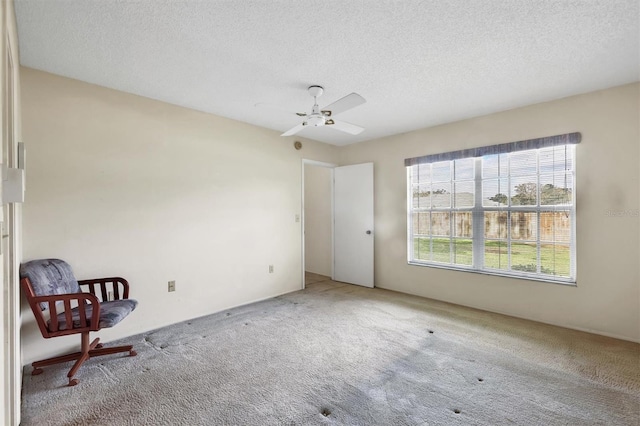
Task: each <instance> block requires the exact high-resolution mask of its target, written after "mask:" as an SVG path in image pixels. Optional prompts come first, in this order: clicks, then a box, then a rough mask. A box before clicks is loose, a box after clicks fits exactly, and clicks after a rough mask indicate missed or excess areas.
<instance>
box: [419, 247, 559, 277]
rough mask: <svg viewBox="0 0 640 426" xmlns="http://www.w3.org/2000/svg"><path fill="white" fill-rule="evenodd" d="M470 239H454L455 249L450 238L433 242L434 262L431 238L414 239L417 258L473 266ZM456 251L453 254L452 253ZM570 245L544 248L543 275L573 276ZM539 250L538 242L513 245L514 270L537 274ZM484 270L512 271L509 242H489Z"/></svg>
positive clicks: (542, 251) (485, 252)
mask: <svg viewBox="0 0 640 426" xmlns="http://www.w3.org/2000/svg"><path fill="white" fill-rule="evenodd" d="M471 244H472V243H471V240H468V239H455V240H454V244H453V250H451V248H450V243H449V239H448V238H434V239H433V259H431V258H430V241H429V239H428V238H416V239H415V240H414V255H415V257H416V259H421V260H433V261H435V262H444V263H449V262H450V261H451V260H453V263H454V264H456V265H468V266H471V264H472V247H471ZM451 251H453V253H451ZM569 255H570V252H569V246H568V245H567V246H557V245H556V246H555V247H554V246H553V245H542V247H541V251H540V261H541V262H540V263H541V269H542V272H543V273H546V274H551V275H559V276H569V274H570V257H569ZM537 257H538V255H537V249H536V244H535V243H516V242H512V243H511V270H516V271H526V272H536V271H537V267H536V265H537V263H538V260H537ZM484 264H485V268H491V269H498V270H504V271H507V270H509V253H508V246H507V243H506V241H486V242H485V250H484Z"/></svg>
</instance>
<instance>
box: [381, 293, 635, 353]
mask: <svg viewBox="0 0 640 426" xmlns="http://www.w3.org/2000/svg"><path fill="white" fill-rule="evenodd" d="M376 288H379V289H382V290H388V291H395V292H397V293H402V294H408V295H411V296H417V297H424V298H425V299H431V300H437V301H439V302H445V303H451V304H452V305H457V306H464V307H465V308H472V309H477V310H479V311H484V312H490V313H494V314H500V315H506V316H508V317H513V318H518V319H523V320H527V321H533V322H538V323H541V324H547V325H553V326H555V327H562V328H567V329H569V330H575V331H582V332H583V333H590V334H596V335H598V336H604V337H611V338H613V339H618V340H625V341H627V342H633V343H640V339H633V338H629V337H627V336H620V335H617V334H614V333H607V332H604V331H600V330H594V329H588V328H582V327H576V326H570V325H566V324H559V323H556V322H552V321H544V320H541V319H539V318H530V317H526V316H521V315H516V314H513V313H511V312H504V311H499V310H496V311H490V310H488V309H486V308H482V307H479V306H473V305H463V304H461V303H457V302H452V301H450V300H444V299H436V298H435V297H427V296H421V295H419V294H413V293H407V292H404V291H399V290H396V289H393V288H387V287H378V286H376Z"/></svg>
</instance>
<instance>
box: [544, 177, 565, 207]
mask: <svg viewBox="0 0 640 426" xmlns="http://www.w3.org/2000/svg"><path fill="white" fill-rule="evenodd" d="M570 202H571V190H570V189H569V188H560V187H558V186H554V185H553V184H551V183H547V184H546V185H543V186H542V189H541V190H540V204H543V205H547V206H548V205H554V204H568V203H570Z"/></svg>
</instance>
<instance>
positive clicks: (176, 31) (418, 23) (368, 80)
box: [15, 0, 640, 145]
mask: <svg viewBox="0 0 640 426" xmlns="http://www.w3.org/2000/svg"><path fill="white" fill-rule="evenodd" d="M15 3H16V16H17V21H18V36H19V41H20V55H21V58H20V62H21V64H22V65H24V66H27V67H31V68H36V69H40V70H44V71H47V72H51V73H54V74H59V75H63V76H66V77H71V78H74V79H78V80H82V81H86V82H89V83H94V84H98V85H101V86H106V87H110V88H113V89H117V90H122V91H125V92H130V93H134V94H137V95H141V96H146V97H149V98H153V99H158V100H162V101H165V102H169V103H172V104H176V105H182V106H185V107H189V108H194V109H197V110H200V111H206V112H210V113H213V114H217V115H221V116H224V117H229V118H233V119H236V120H239V121H243V122H247V123H251V124H255V125H258V126H263V127H267V128H271V129H275V130H278V131H285V130H288V129H289V128H291V127H293V126H295V125H296V124H298V123H299V118H297V117H296V116H295V115H288V114H286V113H284V112H281V111H278V110H277V109H269V108H264V107H256V106H255V105H256V104H257V103H268V104H272V105H275V106H278V107H281V108H282V109H284V110H289V111H293V112H296V111H309V110H310V109H311V106H312V104H313V99H312V98H311V97H310V96H309V95H308V94H307V92H306V88H307V86H309V85H311V84H319V85H323V86H324V87H325V93H324V95H323V96H322V97H321V98H319V104H320V106H321V107H322V106H324V105H326V104H329V103H331V102H333V101H335V100H337V99H339V98H341V97H342V96H345V95H347V94H349V93H351V92H357V93H359V94H360V95H362V96H363V97H364V98H365V99H366V100H367V103H366V104H364V105H361V106H359V107H357V108H355V109H352V110H351V111H348V112H345V113H343V114H340V115H339V116H338V117H337V118H339V119H341V120H344V121H347V122H350V123H353V124H357V125H360V126H362V127H364V128H365V131H364V132H362V133H361V134H359V135H357V136H353V135H349V134H346V133H342V132H338V131H336V130H334V129H331V128H327V127H321V128H305V129H304V130H303V131H302V132H301V133H300V136H304V137H308V138H310V139H315V140H318V141H323V142H328V143H331V144H335V145H346V144H350V143H355V142H360V141H364V140H370V139H375V138H379V137H383V136H388V135H392V134H397V133H404V132H408V131H411V130H415V129H419V128H424V127H429V126H433V125H437V124H442V123H446V122H451V121H457V120H460V119H464V118H468V117H474V116H479V115H484V114H489V113H492V112H496V111H502V110H506V109H511V108H515V107H519V106H523V105H529V104H532V103H537V102H542V101H547V100H551V99H557V98H561V97H565V96H570V95H574V94H578V93H584V92H589V91H593V90H597V89H602V88H606V87H612V86H617V85H621V84H625V83H630V82H634V81H638V80H639V79H640V29H639V28H640V6H639V2H638V1H637V0H606V1H604V0H603V1H596V0H527V1H514V0H451V1H440V0H438V1H435V0H434V1H415V0H405V1H400V0H398V1H389V0H378V1H365V0H360V1H335V0H324V1H294V0H289V1H282V0H279V1H278V0H272V1H261V0H247V1H232V0H210V1H196V0H188V1H172V0H146V1H145V0H141V1H126V0H100V1H97V0H46V1H45V0H15ZM291 138H292V139H293V138H295V136H294V137H291Z"/></svg>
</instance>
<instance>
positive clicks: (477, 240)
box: [405, 145, 577, 286]
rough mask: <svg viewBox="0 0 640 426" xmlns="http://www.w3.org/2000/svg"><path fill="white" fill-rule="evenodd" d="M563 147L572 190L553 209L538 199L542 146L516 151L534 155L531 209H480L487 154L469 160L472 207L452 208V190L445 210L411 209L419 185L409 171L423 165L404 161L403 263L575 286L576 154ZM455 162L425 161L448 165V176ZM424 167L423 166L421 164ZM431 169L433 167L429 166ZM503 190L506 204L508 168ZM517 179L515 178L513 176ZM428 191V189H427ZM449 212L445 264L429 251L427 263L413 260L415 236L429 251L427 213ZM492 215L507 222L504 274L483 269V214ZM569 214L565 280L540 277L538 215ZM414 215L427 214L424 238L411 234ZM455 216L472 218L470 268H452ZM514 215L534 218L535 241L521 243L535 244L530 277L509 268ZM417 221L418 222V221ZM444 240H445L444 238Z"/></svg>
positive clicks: (539, 221) (431, 242) (540, 191)
mask: <svg viewBox="0 0 640 426" xmlns="http://www.w3.org/2000/svg"><path fill="white" fill-rule="evenodd" d="M565 147H567V148H569V149H570V154H565V155H570V159H571V165H572V167H571V169H570V170H566V169H565V170H564V173H565V176H568V175H567V173H570V175H571V182H572V184H571V190H572V197H571V201H572V202H571V204H570V205H568V204H557V205H543V204H542V198H541V194H542V187H543V184H542V183H541V176H545V174H544V173H541V170H540V150H541V149H544V148H548V147H546V146H544V147H540V148H530V149H523V150H519V151H520V152H522V151H532V150H535V151H537V152H536V175H535V176H536V191H537V194H536V195H537V202H536V204H535V205H515V206H514V205H511V203H509V205H507V206H484V205H483V194H484V193H483V185H484V182H485V180H484V179H483V175H482V172H483V169H482V161H483V158H484V157H485V156H486V155H490V154H485V155H479V156H475V157H473V161H474V163H473V164H474V180H473V182H474V205H473V207H471V208H469V207H461V208H458V207H457V206H456V205H455V202H454V200H455V196H456V193H455V190H452V191H451V202H450V205H449V207H448V208H434V207H433V205H432V204H430V206H429V207H428V208H425V207H418V208H415V207H414V205H413V203H414V198H413V197H414V192H413V190H414V187H419V185H420V184H421V183H420V181H418V182H413V181H412V170H413V167H416V166H417V167H419V166H420V164H424V163H413V164H408V163H407V161H410V160H406V161H405V165H406V166H407V167H406V173H407V263H408V264H409V265H415V266H426V267H434V268H441V269H450V270H456V271H463V272H474V273H480V274H485V275H494V276H503V277H508V278H519V279H526V280H533V281H542V282H550V283H555V284H564V285H572V286H575V285H576V284H577V267H576V257H577V255H576V252H577V246H576V204H577V203H576V179H575V176H576V161H575V160H576V150H575V145H565ZM555 148H557V146H555V147H554V149H555ZM508 154H509V155H508V158H509V160H510V159H511V155H510V154H511V153H508ZM462 158H466V157H462ZM456 159H460V157H458V158H456V157H454V158H452V159H443V160H441V161H429V162H428V163H431V164H434V163H441V162H449V164H450V166H449V167H450V171H451V173H453V170H454V162H455V161H456ZM425 163H427V162H425ZM431 167H433V166H431ZM507 170H508V173H507V176H506V179H507V187H508V192H507V197H508V200H511V199H512V196H513V195H512V183H511V178H512V176H511V169H510V167H509V166H507ZM516 177H517V176H516ZM431 178H433V176H430V180H429V182H432V181H431ZM498 179H500V176H499V177H498ZM450 183H451V185H452V189H453V188H454V186H453V184H454V183H455V179H454V175H453V174H451V176H450ZM430 189H431V188H430ZM434 211H435V212H449V213H450V216H449V226H450V232H449V235H448V239H449V244H450V251H449V253H450V255H449V258H450V260H449V263H443V262H438V261H434V260H433V257H432V256H433V251H432V250H431V255H430V259H429V260H423V259H416V256H415V240H414V238H415V237H416V235H424V238H429V239H430V240H431V241H430V249H432V247H433V238H434V237H433V234H432V233H431V226H432V218H431V213H433V212H434ZM492 211H497V212H505V213H507V220H506V226H507V231H506V238H505V240H506V243H507V256H508V264H507V268H508V270H502V269H494V268H487V267H486V266H485V262H484V261H485V256H484V255H485V248H486V241H491V240H492V239H488V238H487V237H486V235H485V213H486V212H492ZM558 211H560V212H567V211H568V212H569V216H568V217H569V218H570V233H571V235H570V238H569V242H568V243H566V244H567V245H568V247H569V276H558V275H552V274H545V273H542V268H543V266H544V265H543V262H542V259H541V247H542V243H544V242H545V240H542V235H541V231H540V229H541V220H540V218H541V214H542V213H547V212H551V213H553V212H558ZM416 212H423V213H424V212H427V213H429V231H430V232H429V234H428V235H425V234H417V233H414V229H413V227H414V219H413V214H414V213H416ZM458 212H471V215H472V226H471V229H472V233H471V238H470V239H471V244H472V259H471V265H461V264H455V263H453V261H454V251H453V246H452V245H453V243H454V241H455V239H456V238H457V237H456V235H455V232H454V227H455V220H454V214H455V213H458ZM514 212H527V213H535V214H536V215H535V217H536V225H535V226H536V228H537V230H536V238H535V241H533V240H531V241H528V240H524V241H522V242H523V243H534V242H535V248H536V251H537V256H536V268H537V272H535V273H532V272H526V271H521V270H512V269H511V268H512V264H511V244H512V242H513V241H516V242H520V241H521V240H519V239H515V240H514V239H513V238H512V234H511V226H512V214H513V213H514ZM418 220H420V219H418ZM444 238H446V237H444ZM465 239H469V238H465ZM498 240H500V239H497V240H496V241H498ZM554 243H555V245H561V242H558V241H554Z"/></svg>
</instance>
